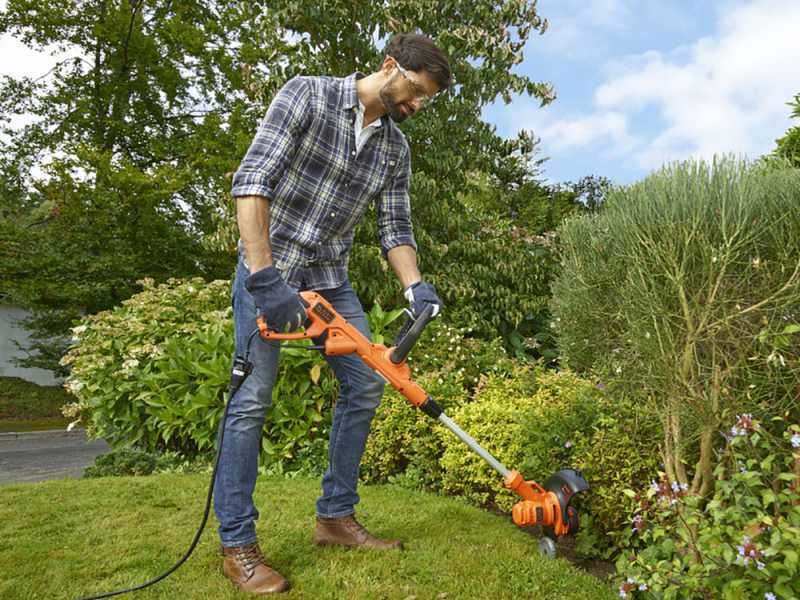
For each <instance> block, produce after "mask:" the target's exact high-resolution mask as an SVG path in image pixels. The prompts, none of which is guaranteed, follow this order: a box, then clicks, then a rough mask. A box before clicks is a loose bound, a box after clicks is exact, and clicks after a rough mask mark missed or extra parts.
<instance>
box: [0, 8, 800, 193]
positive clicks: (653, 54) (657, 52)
mask: <svg viewBox="0 0 800 600" xmlns="http://www.w3.org/2000/svg"><path fill="white" fill-rule="evenodd" d="M5 4H6V1H5V0H0V10H2V9H4V8H5ZM537 6H538V9H539V14H540V15H542V16H544V17H545V18H547V19H548V20H549V22H550V28H549V29H548V31H547V32H546V33H545V34H544V35H542V36H539V35H535V36H533V37H531V38H530V39H529V41H528V43H527V44H526V47H525V54H524V60H523V62H522V63H521V64H519V65H517V67H516V69H515V72H518V73H520V74H525V75H528V76H529V77H531V79H533V80H534V81H548V82H550V83H552V84H553V86H554V87H555V91H556V94H557V99H556V101H555V102H553V103H552V104H551V105H549V106H547V107H544V108H541V107H539V103H538V101H536V100H535V99H532V98H528V97H515V98H514V99H513V101H512V103H511V104H510V105H505V104H504V103H503V102H502V101H498V102H496V103H494V104H492V105H489V106H487V107H486V108H485V109H484V111H483V117H484V119H485V120H486V121H488V122H490V123H492V124H494V125H495V126H496V127H497V132H498V134H500V135H501V136H503V137H513V136H515V135H516V133H517V131H519V129H527V130H530V131H532V132H533V133H534V134H535V135H536V136H538V137H539V138H540V139H541V144H540V157H547V159H548V160H547V162H546V163H545V164H544V178H545V179H546V180H548V181H550V182H566V181H576V180H577V179H579V178H580V177H582V176H584V175H602V176H605V177H608V178H609V179H611V180H612V181H614V182H615V183H620V184H625V183H631V182H633V181H636V180H638V179H641V178H642V177H644V176H646V175H647V173H649V172H650V171H652V170H653V169H657V168H658V167H660V166H661V165H662V164H664V163H665V162H670V161H675V160H684V159H687V158H691V157H694V158H706V159H708V158H712V157H713V156H714V155H715V154H723V153H732V154H735V155H738V156H746V157H750V158H755V157H758V156H760V155H761V154H764V153H767V152H770V151H771V150H772V149H773V148H774V147H775V140H776V139H777V138H779V137H780V136H782V135H783V134H784V133H785V131H786V130H787V129H788V128H789V127H790V126H792V124H793V123H792V121H791V120H790V118H789V113H790V108H789V107H788V106H787V103H788V102H790V101H791V100H792V98H793V96H794V95H795V94H797V93H800V42H798V39H800V0H701V1H696V0H695V1H689V0H666V1H665V0H660V1H657V0H539V2H538V5H537ZM53 60H54V59H53V58H51V57H50V56H48V55H47V54H46V53H37V52H33V51H31V50H28V49H27V48H25V47H24V46H22V45H21V44H20V43H19V42H17V41H16V40H14V39H11V38H10V37H9V36H0V75H3V74H7V75H14V76H19V75H23V74H36V75H41V74H44V73H45V72H46V71H47V70H48V69H49V67H50V66H51V65H52V63H53ZM794 124H798V123H797V122H795V123H794Z"/></svg>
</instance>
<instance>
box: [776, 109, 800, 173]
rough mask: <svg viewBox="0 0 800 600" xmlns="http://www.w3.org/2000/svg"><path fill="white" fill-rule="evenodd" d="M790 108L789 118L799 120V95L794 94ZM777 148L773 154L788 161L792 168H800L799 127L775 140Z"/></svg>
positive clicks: (790, 129) (791, 128)
mask: <svg viewBox="0 0 800 600" xmlns="http://www.w3.org/2000/svg"><path fill="white" fill-rule="evenodd" d="M788 104H789V106H791V107H792V114H791V116H792V117H793V118H795V119H800V94H795V97H794V102H789V103H788ZM775 141H776V143H777V144H778V147H777V148H776V149H775V152H774V154H775V155H776V156H780V157H782V158H785V159H786V160H788V161H789V162H790V163H791V164H792V165H793V166H795V167H800V126H794V127H790V128H789V130H788V131H787V132H786V134H785V135H784V136H783V137H781V138H779V139H777V140H775Z"/></svg>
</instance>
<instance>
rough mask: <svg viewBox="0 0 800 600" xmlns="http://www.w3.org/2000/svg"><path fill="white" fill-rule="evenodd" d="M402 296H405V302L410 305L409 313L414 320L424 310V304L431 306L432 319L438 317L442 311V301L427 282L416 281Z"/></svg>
mask: <svg viewBox="0 0 800 600" xmlns="http://www.w3.org/2000/svg"><path fill="white" fill-rule="evenodd" d="M403 296H405V297H406V300H408V302H409V304H411V312H412V313H413V315H414V318H416V317H418V316H419V315H420V313H421V312H422V311H423V310H424V309H425V305H426V304H432V305H433V314H432V315H431V316H433V317H435V316H436V315H438V314H439V312H440V311H441V309H442V301H441V300H440V299H439V296H438V295H437V294H436V288H435V287H433V284H430V283H428V282H427V281H418V282H417V283H415V284H412V285H410V286H408V287H407V288H406V289H405V291H404V292H403Z"/></svg>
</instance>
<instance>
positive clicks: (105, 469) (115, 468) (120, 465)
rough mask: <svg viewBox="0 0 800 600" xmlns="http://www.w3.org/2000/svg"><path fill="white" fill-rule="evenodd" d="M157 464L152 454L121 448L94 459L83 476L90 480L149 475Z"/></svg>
mask: <svg viewBox="0 0 800 600" xmlns="http://www.w3.org/2000/svg"><path fill="white" fill-rule="evenodd" d="M157 464H158V459H157V458H156V456H155V455H154V454H150V453H147V452H143V451H141V450H131V449H129V448H122V449H119V450H113V451H111V452H108V453H106V454H101V455H100V456H98V457H97V458H95V459H94V465H92V466H89V467H86V469H84V471H83V476H84V477H89V478H91V477H121V476H128V475H150V474H151V473H152V472H153V471H155V470H156V465H157Z"/></svg>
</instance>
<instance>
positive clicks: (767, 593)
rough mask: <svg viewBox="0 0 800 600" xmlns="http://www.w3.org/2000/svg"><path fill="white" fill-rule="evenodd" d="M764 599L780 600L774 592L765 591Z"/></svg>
mask: <svg viewBox="0 0 800 600" xmlns="http://www.w3.org/2000/svg"><path fill="white" fill-rule="evenodd" d="M764 600H778V599H777V598H776V597H775V594H773V593H772V592H766V593H764Z"/></svg>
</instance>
